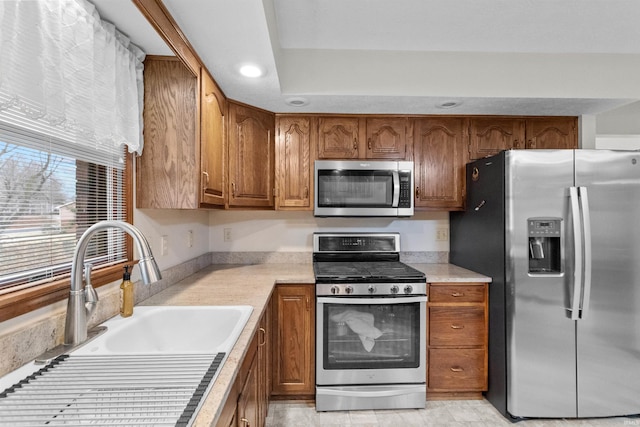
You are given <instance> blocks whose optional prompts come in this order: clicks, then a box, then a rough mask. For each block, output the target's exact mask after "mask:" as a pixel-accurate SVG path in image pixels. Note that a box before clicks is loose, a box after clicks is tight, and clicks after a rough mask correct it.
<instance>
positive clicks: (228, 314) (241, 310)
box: [73, 305, 253, 354]
mask: <svg viewBox="0 0 640 427" xmlns="http://www.w3.org/2000/svg"><path fill="white" fill-rule="evenodd" d="M252 311H253V308H252V307H251V306H248V305H238V306H138V307H136V308H135V310H134V312H133V316H131V317H128V318H122V317H120V316H116V317H114V318H113V319H110V320H108V321H107V322H105V323H104V326H106V327H107V328H108V329H107V332H105V333H104V334H103V335H101V336H99V337H98V338H96V339H94V340H93V341H91V342H89V343H87V344H86V345H84V346H82V347H81V348H79V349H77V350H75V351H74V352H73V353H74V354H127V353H136V354H150V353H171V354H184V353H222V352H224V353H229V352H230V351H231V349H232V348H233V346H234V344H235V342H236V341H237V339H238V337H239V336H240V333H241V332H242V329H243V328H244V326H245V325H246V323H247V320H248V319H249V316H251V312H252Z"/></svg>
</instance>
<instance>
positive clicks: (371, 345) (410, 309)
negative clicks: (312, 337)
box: [322, 299, 421, 370]
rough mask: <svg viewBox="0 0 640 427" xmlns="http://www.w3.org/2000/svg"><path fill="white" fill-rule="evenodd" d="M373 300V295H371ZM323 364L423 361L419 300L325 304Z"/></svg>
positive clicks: (401, 365)
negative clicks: (387, 302)
mask: <svg viewBox="0 0 640 427" xmlns="http://www.w3.org/2000/svg"><path fill="white" fill-rule="evenodd" d="M372 300H373V299H372ZM323 310H324V313H323V314H324V316H323V318H324V325H323V331H324V336H323V341H324V342H323V344H324V346H323V352H322V353H323V354H322V357H323V368H324V369H326V370H332V369H389V368H417V367H418V366H419V365H420V358H421V354H420V353H421V352H420V324H421V322H420V303H417V302H416V303H393V304H373V303H372V304H349V303H348V302H347V301H346V300H345V303H341V304H331V303H325V304H323Z"/></svg>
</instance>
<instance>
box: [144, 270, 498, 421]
mask: <svg viewBox="0 0 640 427" xmlns="http://www.w3.org/2000/svg"><path fill="white" fill-rule="evenodd" d="M410 265H411V266H413V267H415V268H417V269H418V270H420V271H422V272H424V273H425V274H426V275H427V281H428V282H482V283H486V282H490V281H491V279H490V278H488V277H486V276H483V275H481V274H477V273H474V272H472V271H469V270H466V269H464V268H460V267H457V266H455V265H452V264H410ZM287 283H290V284H313V283H314V277H313V266H312V264H256V265H229V264H225V265H211V266H209V267H207V268H205V269H203V270H201V271H199V272H197V273H195V274H194V275H192V276H189V277H187V278H186V279H184V280H182V281H180V282H178V283H176V284H175V285H173V286H171V287H169V288H167V289H165V290H164V291H162V292H160V293H158V294H156V295H154V296H152V297H151V298H149V299H147V300H145V301H144V302H143V303H142V304H140V305H251V306H253V313H252V314H251V317H250V318H249V320H248V321H247V324H246V326H245V328H244V330H243V331H242V333H241V334H240V336H239V337H238V341H237V342H236V344H235V346H234V347H233V350H231V352H230V353H229V355H228V357H227V360H226V362H225V363H224V365H223V367H222V369H221V371H220V373H219V374H218V377H217V379H216V381H215V383H214V384H213V387H212V388H211V390H210V392H209V394H208V395H207V397H206V399H205V401H204V403H203V405H202V407H201V409H200V411H199V412H198V415H197V416H196V419H195V420H194V423H193V425H194V426H209V425H215V423H216V422H217V419H218V417H219V415H220V410H221V409H222V407H223V405H224V402H225V401H226V398H227V395H228V392H229V389H230V387H229V386H230V385H231V384H233V382H234V381H235V378H236V375H237V374H238V369H239V367H240V364H241V362H242V359H243V358H244V355H245V352H246V350H247V346H248V345H249V343H250V342H251V339H252V338H253V335H254V334H255V332H256V328H257V324H258V321H259V320H260V317H261V316H262V313H263V311H264V309H265V307H266V304H267V302H268V301H269V298H270V297H271V292H272V291H273V288H274V284H287ZM203 326H204V325H203Z"/></svg>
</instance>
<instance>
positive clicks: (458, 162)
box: [413, 117, 468, 210]
mask: <svg viewBox="0 0 640 427" xmlns="http://www.w3.org/2000/svg"><path fill="white" fill-rule="evenodd" d="M464 124H465V119H463V118H459V117H433V118H420V119H416V120H415V123H414V137H413V141H414V155H415V175H416V177H415V179H416V189H415V192H416V195H415V196H416V197H415V206H416V208H418V209H419V208H426V209H449V210H455V209H462V208H463V207H464V188H465V164H466V159H467V156H466V154H465V148H466V141H468V134H467V133H466V132H465V126H464Z"/></svg>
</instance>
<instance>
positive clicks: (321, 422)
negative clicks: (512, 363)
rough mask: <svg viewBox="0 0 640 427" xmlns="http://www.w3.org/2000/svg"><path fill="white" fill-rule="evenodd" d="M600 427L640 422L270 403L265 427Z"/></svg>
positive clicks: (479, 404)
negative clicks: (513, 419) (333, 409)
mask: <svg viewBox="0 0 640 427" xmlns="http://www.w3.org/2000/svg"><path fill="white" fill-rule="evenodd" d="M293 426H295V427H313V426H336V427H338V426H340V427H383V426H384V427H424V426H437V427H471V426H473V427H495V426H514V427H563V426H581V427H599V426H611V427H613V426H619V427H622V426H640V418H623V417H620V418H604V419H603V418H600V419H598V418H592V419H582V420H525V421H521V422H519V423H516V424H512V423H510V422H509V421H507V420H506V419H505V418H503V417H502V415H500V413H499V412H498V411H497V410H496V409H495V408H494V407H493V406H492V405H491V404H490V403H489V402H487V401H486V400H446V401H444V400H443V401H428V402H427V407H426V408H425V409H405V410H380V411H336V412H316V409H315V406H314V404H313V402H303V401H272V402H271V403H270V405H269V415H268V417H267V422H266V427H293Z"/></svg>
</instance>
